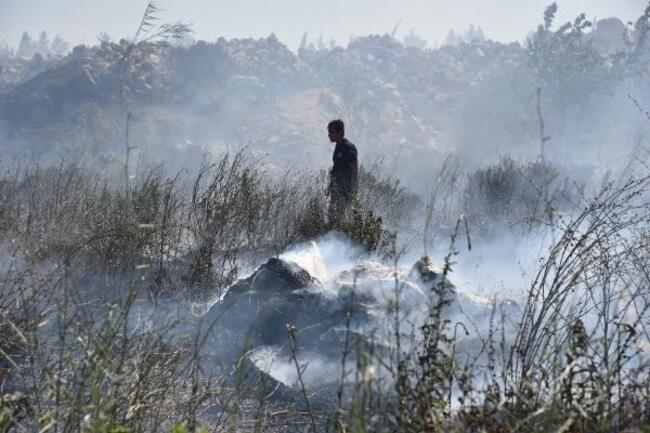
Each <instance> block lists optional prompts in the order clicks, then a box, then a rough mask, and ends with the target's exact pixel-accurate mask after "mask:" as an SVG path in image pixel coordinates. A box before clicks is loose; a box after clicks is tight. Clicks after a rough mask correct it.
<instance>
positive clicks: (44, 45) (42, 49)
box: [36, 30, 50, 54]
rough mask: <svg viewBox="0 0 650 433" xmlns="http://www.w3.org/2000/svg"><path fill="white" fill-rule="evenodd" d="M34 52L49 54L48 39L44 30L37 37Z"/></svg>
mask: <svg viewBox="0 0 650 433" xmlns="http://www.w3.org/2000/svg"><path fill="white" fill-rule="evenodd" d="M36 52H38V53H41V54H49V53H50V39H49V38H48V37H47V33H46V32H45V31H44V30H43V31H42V32H41V33H39V35H38V42H37V43H36Z"/></svg>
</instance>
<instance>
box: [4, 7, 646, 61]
mask: <svg viewBox="0 0 650 433" xmlns="http://www.w3.org/2000/svg"><path fill="white" fill-rule="evenodd" d="M147 3H148V1H147V0H0V42H2V41H3V40H5V41H7V42H8V43H9V44H10V45H14V46H17V44H18V41H19V40H20V36H21V34H22V32H23V31H25V30H27V31H29V32H30V33H32V35H37V34H38V33H39V32H40V31H41V30H45V31H46V32H47V33H48V34H50V35H55V34H61V36H62V37H63V38H64V39H66V40H68V41H70V42H71V43H73V44H78V43H85V44H95V43H96V42H97V36H98V34H99V33H100V32H101V31H104V32H107V33H108V34H109V35H110V36H111V37H113V38H114V39H119V38H121V37H125V36H129V35H132V34H133V33H134V32H135V30H136V28H137V26H138V24H139V20H140V18H141V16H142V13H143V12H144V9H145V7H146V5H147ZM550 3H551V0H490V1H488V0H327V1H324V0H273V1H270V0H227V1H224V0H159V1H158V2H157V4H158V6H159V7H160V8H161V9H163V12H161V13H160V15H159V16H160V19H161V22H176V21H181V22H185V23H191V24H192V28H193V30H194V31H195V35H194V37H195V38H196V39H203V40H208V41H211V40H216V38H218V37H220V36H224V37H226V38H243V37H255V38H259V37H266V36H268V35H269V34H271V33H275V34H276V35H277V36H278V38H279V39H280V40H281V41H282V42H284V43H285V44H287V45H288V46H289V47H290V48H292V49H296V48H297V46H298V45H299V43H300V40H301V38H302V36H303V35H304V34H305V32H307V33H308V35H309V37H310V38H311V39H316V38H318V37H319V36H321V35H322V36H323V38H324V39H325V40H326V41H327V40H330V39H335V40H336V41H337V42H338V43H339V44H342V45H345V44H346V43H347V42H348V41H349V40H350V37H353V36H362V35H368V34H384V33H389V32H391V31H392V29H393V28H394V27H395V26H396V24H398V23H399V26H398V31H397V37H398V38H401V37H403V36H404V35H405V34H407V33H408V32H409V31H410V30H412V29H413V30H415V32H416V33H417V34H418V35H420V36H421V37H424V38H425V39H427V40H428V41H429V43H430V44H431V45H436V44H439V43H442V42H444V40H445V36H446V35H447V33H448V32H449V30H450V29H454V30H464V29H466V28H467V27H468V26H469V25H470V24H472V23H474V24H477V25H480V26H481V28H482V29H483V31H484V33H485V34H486V36H487V37H489V38H492V39H495V40H500V41H522V40H524V39H525V37H526V35H527V33H529V32H530V31H531V30H533V29H534V28H535V27H536V26H537V24H538V23H539V22H541V20H542V14H543V11H544V8H545V7H546V6H548V4H550ZM557 3H558V6H559V12H558V19H559V20H561V21H566V20H569V19H572V18H574V17H575V16H576V15H578V14H579V13H580V12H585V13H586V15H587V18H589V19H593V18H607V17H610V16H617V17H619V18H621V19H623V20H624V21H626V22H627V21H633V20H635V19H636V18H637V17H638V16H639V15H641V14H642V13H643V9H644V8H645V6H646V5H647V4H648V0H558V1H557Z"/></svg>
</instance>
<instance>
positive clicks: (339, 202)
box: [327, 190, 353, 229]
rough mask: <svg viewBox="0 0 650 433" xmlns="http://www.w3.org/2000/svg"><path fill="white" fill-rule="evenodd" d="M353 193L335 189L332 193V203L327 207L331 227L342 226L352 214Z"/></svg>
mask: <svg viewBox="0 0 650 433" xmlns="http://www.w3.org/2000/svg"><path fill="white" fill-rule="evenodd" d="M352 201H353V200H352V194H346V193H345V192H341V191H336V190H333V191H331V193H330V204H329V208H328V209H327V222H328V224H329V226H330V227H331V228H335V229H336V228H341V226H342V225H343V223H344V222H346V221H347V219H348V218H349V216H350V210H351V209H352Z"/></svg>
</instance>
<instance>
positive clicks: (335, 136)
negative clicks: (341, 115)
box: [327, 127, 343, 143]
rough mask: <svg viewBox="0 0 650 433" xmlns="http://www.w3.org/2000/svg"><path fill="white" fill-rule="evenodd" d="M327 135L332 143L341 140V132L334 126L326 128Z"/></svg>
mask: <svg viewBox="0 0 650 433" xmlns="http://www.w3.org/2000/svg"><path fill="white" fill-rule="evenodd" d="M327 136H328V137H329V139H330V141H331V142H332V143H338V142H339V141H341V140H343V134H342V133H341V132H340V131H337V130H335V129H334V128H330V127H328V128H327Z"/></svg>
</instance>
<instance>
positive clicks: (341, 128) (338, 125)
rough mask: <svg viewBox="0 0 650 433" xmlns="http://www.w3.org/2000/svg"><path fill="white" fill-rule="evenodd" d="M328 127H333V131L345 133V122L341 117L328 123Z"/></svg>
mask: <svg viewBox="0 0 650 433" xmlns="http://www.w3.org/2000/svg"><path fill="white" fill-rule="evenodd" d="M327 129H332V130H333V131H336V132H340V133H341V134H345V123H343V121H342V120H341V119H336V120H332V121H331V122H330V123H328V124H327Z"/></svg>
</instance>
